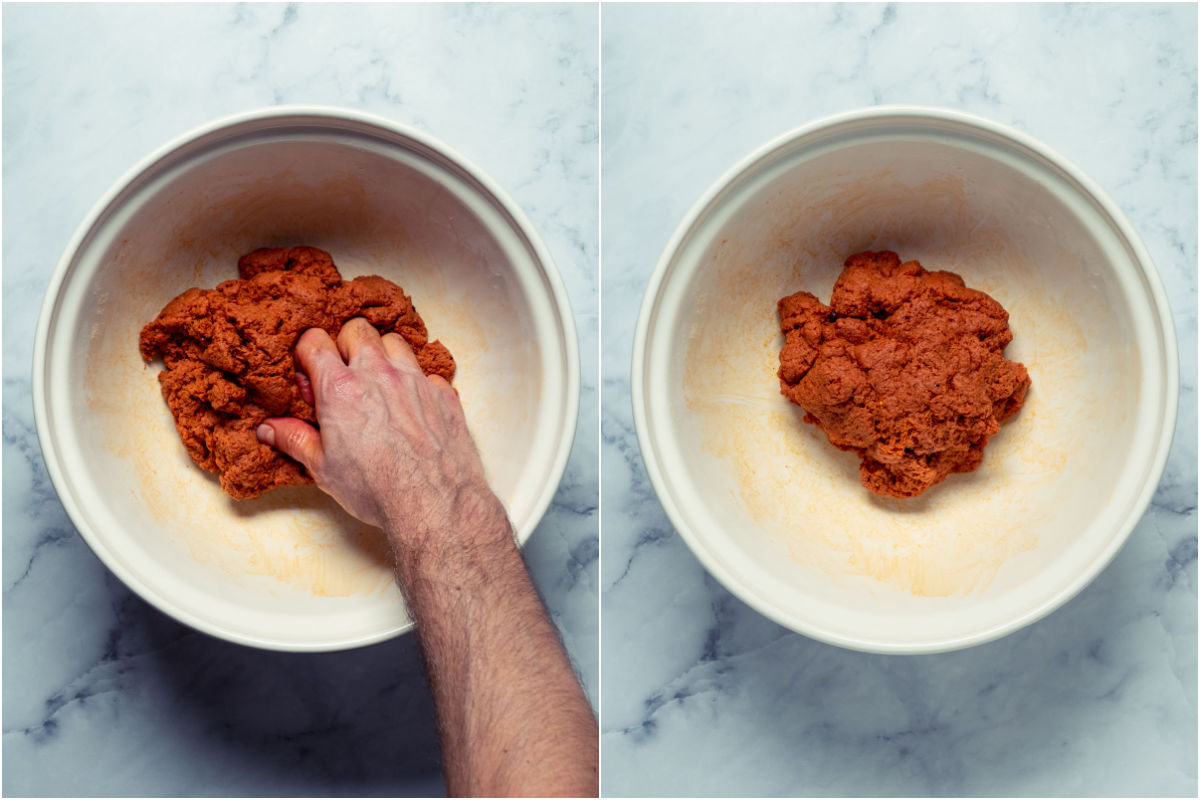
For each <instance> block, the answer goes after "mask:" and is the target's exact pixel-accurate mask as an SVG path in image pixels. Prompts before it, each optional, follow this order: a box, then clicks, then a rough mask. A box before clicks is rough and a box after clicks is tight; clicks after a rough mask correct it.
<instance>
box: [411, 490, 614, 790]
mask: <svg viewBox="0 0 1200 800" xmlns="http://www.w3.org/2000/svg"><path fill="white" fill-rule="evenodd" d="M473 516H475V517H478V515H473ZM472 523H473V524H474V525H482V526H486V527H491V528H492V530H489V531H462V533H463V534H464V535H463V536H461V537H460V538H457V539H456V541H455V544H454V545H453V546H450V547H447V548H443V549H441V550H438V549H436V548H432V549H424V550H422V551H421V552H419V553H412V554H410V556H409V557H406V556H404V555H400V556H399V557H398V559H397V577H398V579H399V581H400V585H401V587H402V588H403V589H404V592H405V596H406V598H407V600H408V603H409V606H410V609H411V611H412V613H413V616H414V618H415V619H416V621H417V631H418V634H419V636H420V638H421V644H422V648H423V650H424V653H425V658H426V661H427V663H428V667H429V677H430V682H431V684H432V688H433V694H434V700H435V703H436V707H437V713H438V720H439V727H440V729H441V731H442V750H443V760H444V762H445V768H446V780H447V788H448V789H449V791H450V793H451V794H455V795H492V796H505V795H524V796H536V795H558V796H581V795H590V796H595V795H596V794H597V791H598V773H597V763H598V751H599V743H598V731H597V727H596V721H595V717H594V716H593V714H592V711H591V708H590V707H589V706H588V703H587V700H586V698H585V696H584V694H583V691H582V689H581V688H580V686H579V682H578V681H577V680H576V678H575V675H574V673H573V672H572V670H571V667H570V662H569V661H568V659H567V656H566V653H565V652H564V651H563V648H562V645H561V643H560V642H559V640H558V636H557V634H556V632H555V630H554V627H553V625H552V623H551V622H550V620H549V618H548V617H547V616H546V613H545V610H544V608H543V607H542V604H541V600H540V599H539V598H538V595H537V592H536V590H535V589H534V587H533V584H532V582H531V581H530V579H529V575H528V573H527V572H526V570H525V565H524V563H523V562H522V560H521V556H520V553H519V551H518V550H517V547H516V545H515V543H514V542H513V539H512V536H511V532H510V530H509V528H508V523H507V520H506V519H504V518H503V515H502V512H501V515H500V517H499V518H498V519H497V518H496V517H495V516H494V515H489V516H488V517H487V518H485V519H483V520H480V519H478V518H476V519H474V520H472ZM501 525H502V526H503V530H496V526H501Z"/></svg>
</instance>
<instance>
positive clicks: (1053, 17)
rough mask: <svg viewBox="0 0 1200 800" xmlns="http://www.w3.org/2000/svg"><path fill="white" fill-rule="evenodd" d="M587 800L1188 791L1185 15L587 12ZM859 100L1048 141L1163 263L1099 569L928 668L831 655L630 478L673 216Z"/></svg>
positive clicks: (1191, 259)
mask: <svg viewBox="0 0 1200 800" xmlns="http://www.w3.org/2000/svg"><path fill="white" fill-rule="evenodd" d="M601 27H602V62H601V63H602V69H603V81H602V86H603V93H602V116H601V118H602V136H601V140H602V145H601V155H602V159H603V164H604V167H603V189H602V208H603V233H602V246H603V262H604V275H603V290H602V297H601V309H602V315H603V321H602V336H603V340H604V356H603V358H602V364H601V366H602V371H603V373H602V374H603V379H602V389H601V402H602V406H603V409H604V411H603V420H602V422H601V439H602V443H601V458H602V469H601V502H602V506H603V534H602V538H603V548H602V549H603V553H602V565H601V596H602V600H601V618H602V635H603V648H602V654H601V664H602V676H603V677H602V695H603V703H602V719H601V742H602V752H603V759H602V781H603V783H602V787H603V791H604V793H605V794H606V795H614V796H618V795H672V794H674V795H684V796H689V795H690V796H696V795H742V796H746V795H749V796H767V795H832V796H856V795H1000V796H1011V795H1131V796H1137V795H1191V796H1194V795H1195V793H1196V790H1197V785H1196V751H1197V736H1196V732H1197V728H1196V685H1197V683H1196V678H1197V672H1196V621H1197V615H1196V610H1197V599H1196V270H1197V242H1196V152H1197V151H1196V7H1195V6H1194V5H1170V6H1149V5H1086V4H1084V5H1077V4H1073V5H1070V6H1061V5H1042V4H1028V5H1027V4H1019V5H1010V6H1003V5H1001V6H997V5H987V6H976V5H971V4H953V5H942V4H938V5H924V4H914V5H907V4H900V5H888V6H882V5H845V6H827V5H815V4H814V5H809V4H804V5H775V4H772V5H754V6H744V7H730V6H724V5H704V6H691V5H625V4H612V5H605V6H604V7H603V8H602V23H601ZM876 104H921V105H933V106H944V107H949V108H955V109H961V110H964V111H967V112H972V113H975V114H978V115H980V116H984V117H987V118H990V119H993V120H996V121H998V122H1001V123H1006V124H1009V125H1012V126H1014V127H1016V128H1018V129H1020V130H1023V131H1025V132H1027V133H1029V134H1030V135H1032V136H1034V137H1036V138H1038V139H1040V140H1041V141H1043V142H1045V143H1046V144H1048V145H1049V146H1050V147H1052V148H1054V149H1055V150H1057V151H1059V152H1060V153H1062V154H1064V155H1065V156H1066V157H1067V158H1069V159H1071V160H1072V161H1074V162H1075V163H1076V164H1077V165H1079V166H1080V167H1082V168H1083V169H1084V170H1085V171H1086V172H1087V173H1088V174H1090V175H1091V176H1092V177H1093V178H1094V179H1095V180H1096V181H1098V182H1099V184H1100V185H1101V186H1102V187H1103V188H1104V189H1105V190H1106V191H1107V192H1109V193H1110V195H1111V196H1112V197H1113V199H1114V200H1115V201H1116V202H1117V203H1118V205H1120V206H1121V208H1122V209H1123V210H1124V211H1125V213H1126V214H1127V215H1128V216H1129V218H1130V219H1131V221H1132V222H1133V224H1134V226H1135V228H1136V229H1137V230H1138V231H1139V232H1140V234H1141V236H1142V237H1143V239H1144V241H1145V243H1146V245H1147V246H1148V248H1149V250H1150V253H1151V255H1152V257H1153V259H1154V261H1155V263H1156V265H1157V267H1158V269H1159V271H1160V273H1161V275H1162V279H1163V281H1164V283H1165V286H1166V289H1167V293H1168V295H1169V297H1170V301H1171V305H1172V309H1173V313H1174V320H1175V325H1176V331H1177V333H1178V336H1179V344H1180V358H1181V365H1182V367H1181V376H1182V395H1181V403H1180V408H1179V422H1178V426H1177V430H1176V436H1175V440H1174V445H1173V448H1172V450H1171V455H1170V460H1169V462H1168V465H1167V469H1166V474H1165V476H1164V478H1163V480H1162V482H1161V485H1160V486H1159V488H1158V491H1157V493H1156V494H1155V496H1154V499H1153V504H1152V506H1151V508H1150V510H1149V512H1148V513H1147V514H1146V516H1145V517H1144V519H1143V520H1142V521H1141V523H1140V524H1139V525H1138V526H1137V528H1136V530H1135V531H1134V532H1133V534H1132V536H1131V538H1130V540H1129V542H1128V543H1127V544H1126V546H1125V547H1124V549H1123V550H1122V551H1121V552H1120V554H1119V555H1118V556H1117V558H1116V559H1115V560H1114V561H1113V563H1112V564H1111V565H1110V566H1109V567H1108V568H1107V569H1106V570H1105V571H1104V572H1103V573H1102V574H1101V575H1100V576H1099V577H1098V578H1097V579H1096V580H1095V581H1094V582H1093V583H1092V585H1090V586H1089V587H1088V588H1087V589H1086V590H1085V591H1083V592H1082V593H1081V594H1080V595H1079V596H1077V597H1076V598H1075V599H1074V600H1072V601H1071V602H1070V603H1069V604H1067V605H1066V606H1065V607H1063V608H1061V609H1060V610H1058V611H1056V612H1055V613H1053V614H1051V615H1050V616H1049V617H1047V618H1045V619H1044V620H1042V621H1040V622H1038V623H1036V624H1034V625H1032V626H1030V627H1027V628H1025V629H1023V630H1021V631H1019V632H1017V633H1015V634H1013V635H1010V636H1008V637H1006V638H1003V639H1001V640H998V641H995V642H993V643H990V644H987V645H983V646H979V647H975V648H972V649H969V650H965V651H960V652H956V653H949V654H943V655H932V656H920V657H889V656H878V655H866V654H862V653H857V652H851V651H847V650H842V649H838V648H835V647H831V646H828V645H825V644H822V643H819V642H816V641H813V640H811V639H808V638H805V637H803V636H800V635H798V634H795V633H792V632H790V631H788V630H786V629H784V628H781V627H779V626H778V625H776V624H774V623H772V622H770V621H768V620H767V619H766V618H764V617H762V616H760V615H759V614H758V613H756V612H755V611H753V610H751V609H750V608H749V607H747V606H746V605H744V604H743V603H741V602H740V601H739V600H737V599H735V598H734V597H733V596H732V595H730V594H729V593H728V592H727V591H726V590H725V589H724V588H723V587H722V586H721V585H720V584H718V583H717V582H716V581H715V580H714V579H713V578H712V577H710V576H709V575H708V574H707V573H706V572H705V570H704V569H703V567H702V566H701V565H700V563H699V562H698V561H697V560H696V559H695V558H694V557H693V556H692V555H691V553H690V551H689V550H688V548H687V547H686V545H685V544H684V542H683V541H682V539H681V538H680V537H679V536H678V535H677V534H676V533H675V531H674V529H673V528H672V526H671V523H670V521H669V520H668V519H667V517H666V515H665V514H664V512H663V510H662V508H661V506H660V505H659V503H658V501H657V498H656V497H655V494H654V491H653V488H652V487H651V486H650V484H649V482H648V480H647V478H646V475H645V472H644V470H643V467H642V461H641V457H640V454H639V448H638V444H637V439H636V436H635V433H634V428H633V420H632V411H631V408H630V402H629V379H628V375H629V359H630V353H631V351H632V346H633V345H632V343H633V330H634V323H635V320H636V316H637V311H638V307H639V303H640V301H641V297H642V293H643V291H644V289H645V287H646V283H647V281H648V279H649V276H650V272H651V270H652V269H653V267H654V264H655V263H656V261H657V260H658V256H659V254H660V252H661V250H662V248H663V246H664V245H665V244H666V242H667V240H668V238H669V237H670V235H671V233H672V231H673V230H674V228H675V226H676V225H677V224H678V223H679V221H680V220H681V219H682V217H683V215H684V213H685V212H686V211H687V209H688V208H689V207H690V206H691V204H692V203H693V202H694V201H695V199H696V198H697V197H698V196H699V195H700V194H701V192H703V191H704V189H706V188H707V187H708V186H709V185H710V184H711V183H712V182H713V181H714V180H716V179H717V177H719V176H720V175H721V173H723V172H724V171H725V170H726V169H727V168H728V167H729V166H730V165H732V164H733V163H734V162H735V161H736V160H737V159H739V158H740V157H742V156H743V155H745V154H746V153H748V152H749V151H750V150H752V149H753V148H755V147H757V146H758V145H759V144H761V143H763V142H765V141H767V140H768V139H770V138H772V137H774V136H776V135H778V134H780V133H783V132H784V131H787V130H789V129H791V128H794V127H796V126H797V125H800V124H803V123H805V122H808V121H810V120H813V119H816V118H818V117H821V116H824V115H826V114H830V113H834V112H837V111H843V110H849V109H852V108H857V107H862V106H869V105H876Z"/></svg>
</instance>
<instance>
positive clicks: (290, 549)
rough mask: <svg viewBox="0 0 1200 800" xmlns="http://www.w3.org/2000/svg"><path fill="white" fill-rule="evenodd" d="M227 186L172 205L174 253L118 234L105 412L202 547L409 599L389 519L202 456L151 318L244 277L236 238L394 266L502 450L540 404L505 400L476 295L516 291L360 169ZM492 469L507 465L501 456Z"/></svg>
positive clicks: (95, 335) (166, 507) (503, 486)
mask: <svg viewBox="0 0 1200 800" xmlns="http://www.w3.org/2000/svg"><path fill="white" fill-rule="evenodd" d="M229 191H230V187H229V186H228V185H226V186H224V187H223V188H222V189H220V190H217V191H216V192H215V194H216V195H218V196H222V197H223V198H224V199H214V196H213V193H192V194H191V195H189V198H188V202H189V205H190V206H191V208H190V210H189V211H186V212H183V213H179V214H177V215H174V216H175V218H176V219H179V220H182V222H181V223H180V224H179V225H178V226H176V227H175V229H174V230H173V231H172V232H170V233H169V234H168V235H167V236H166V239H167V240H170V241H174V242H176V243H177V247H176V248H175V250H174V251H173V252H172V253H171V254H170V255H168V256H166V257H164V255H163V252H162V251H161V250H154V249H152V246H150V245H148V244H146V243H145V242H142V241H138V240H130V239H125V240H123V241H121V242H119V243H118V244H117V245H116V246H115V247H114V248H113V251H112V252H111V255H110V259H109V261H108V264H107V271H108V272H109V274H112V275H120V276H123V278H122V281H123V283H122V286H121V287H120V288H119V289H115V288H108V290H107V291H102V292H100V293H98V294H97V295H96V297H95V298H94V302H95V303H96V306H97V308H96V313H95V317H94V318H95V319H96V320H97V321H96V322H95V323H93V325H92V330H91V342H90V344H89V348H88V359H87V368H86V374H85V394H86V401H87V405H88V409H89V411H90V412H91V414H92V417H93V421H94V422H93V424H95V425H98V426H100V428H101V429H102V430H101V432H102V437H103V447H104V449H105V450H106V451H107V452H109V453H110V454H111V455H113V456H115V457H117V458H118V459H120V460H122V461H124V462H125V463H127V464H129V465H130V466H131V468H132V470H131V472H132V475H133V477H134V479H135V482H136V489H134V490H132V491H135V493H136V495H137V502H139V503H140V504H142V505H143V506H144V508H146V510H147V511H149V512H150V514H151V515H152V517H153V519H154V520H155V521H156V522H157V523H158V524H159V525H160V526H161V527H162V529H163V530H164V531H168V532H169V533H170V535H171V536H173V537H174V538H175V540H176V542H177V543H178V544H179V545H180V546H181V547H182V548H183V549H184V550H185V552H186V553H187V554H188V555H189V556H190V557H191V558H192V559H194V560H195V561H197V562H199V563H201V564H205V565H208V566H210V567H212V568H213V569H216V570H218V571H219V572H221V573H223V574H224V575H225V576H227V577H228V578H229V579H230V580H232V581H234V582H235V583H237V584H239V585H244V586H247V587H248V588H249V587H251V586H253V587H254V588H256V589H257V590H259V591H262V590H268V591H270V590H271V587H272V586H276V587H277V588H279V589H287V590H295V591H300V592H304V593H308V594H312V595H315V596H319V597H349V596H371V595H376V594H380V593H393V594H395V596H396V598H397V599H399V593H398V590H397V589H396V587H395V584H394V580H393V573H392V557H391V553H390V549H389V546H388V543H387V542H386V540H385V539H384V538H383V536H382V534H381V533H380V532H379V531H378V530H376V529H374V528H372V527H370V526H367V525H364V524H362V523H360V522H358V521H357V520H355V519H353V518H352V517H350V516H349V515H348V514H346V513H345V512H344V511H342V510H341V508H340V507H339V506H338V505H337V504H336V502H334V501H333V500H332V499H330V498H329V497H327V496H326V495H324V493H322V492H321V491H320V490H318V489H316V488H315V487H311V486H310V487H292V488H288V489H281V490H276V491H273V492H270V493H268V494H267V495H264V496H263V497H261V498H258V499H256V500H248V501H233V500H232V499H231V498H229V497H228V496H227V495H226V494H225V493H224V492H223V491H222V490H221V488H220V486H219V485H218V483H217V482H216V479H215V476H212V475H210V474H209V473H206V472H204V471H203V470H201V469H200V468H199V467H197V466H196V465H194V464H193V463H192V462H191V461H190V459H189V458H188V457H187V455H186V453H185V451H184V449H183V445H182V443H181V442H180V441H179V436H178V434H177V432H176V430H175V427H174V423H173V421H172V419H171V415H170V412H169V411H168V409H167V406H166V403H165V401H164V400H163V399H162V395H161V392H160V387H159V384H158V380H157V375H158V372H159V371H160V370H161V364H160V363H158V362H154V363H152V364H145V363H144V362H143V361H142V359H141V356H140V354H139V352H138V348H137V341H138V334H139V332H140V330H141V327H142V326H143V325H144V324H145V323H146V322H148V321H149V320H151V319H153V318H154V316H155V315H156V314H157V313H158V311H159V310H160V309H161V307H162V306H163V305H165V304H166V303H167V302H168V301H169V300H170V299H171V298H172V297H174V296H175V295H177V294H178V293H179V292H181V291H183V290H184V289H185V288H188V287H190V286H195V285H199V286H214V285H216V283H218V282H220V281H222V280H227V279H232V278H235V277H237V274H236V273H237V256H238V254H239V251H244V250H248V249H252V248H253V247H254V246H258V245H260V244H261V245H266V246H279V245H288V244H311V245H314V246H318V247H323V248H324V249H326V250H328V251H329V252H330V253H331V254H332V255H333V258H334V261H335V262H336V263H337V264H338V266H339V269H340V270H341V271H342V273H343V275H345V276H346V277H347V278H352V277H354V276H356V275H361V274H372V273H378V274H383V275H385V276H387V277H389V278H391V279H392V280H395V281H397V282H398V283H400V284H401V286H402V287H403V288H404V289H405V291H406V292H408V293H409V294H410V295H411V296H412V297H413V299H414V302H415V303H416V304H417V306H418V308H420V309H421V311H422V314H423V315H424V316H425V318H426V321H427V324H428V325H429V328H430V336H431V338H440V339H442V341H443V342H445V343H446V344H447V345H448V346H449V347H450V348H451V350H452V352H454V353H455V355H456V358H457V360H458V374H457V375H456V378H455V386H456V388H457V389H458V391H459V392H460V395H461V396H462V397H463V401H464V407H465V408H466V410H467V416H468V423H469V424H470V425H471V428H472V431H473V433H474V435H475V437H476V439H477V441H478V442H479V443H480V446H481V449H482V451H483V452H484V453H485V454H486V453H493V454H503V453H505V451H506V449H507V447H506V445H505V444H503V443H502V441H503V440H502V437H503V436H504V435H506V434H507V433H508V432H510V431H511V428H512V425H513V423H514V415H515V418H516V422H519V421H520V418H524V417H526V416H527V415H528V410H527V409H528V405H527V404H526V405H523V406H522V407H521V408H519V409H510V410H508V411H506V412H504V413H503V414H502V413H500V411H499V409H500V405H499V404H497V403H496V402H494V400H495V399H496V393H497V392H504V391H508V389H509V387H507V383H508V382H512V381H515V380H519V379H520V376H519V375H517V374H515V371H513V374H511V375H509V376H508V378H507V379H506V378H503V377H501V378H496V377H495V376H494V375H492V370H490V369H488V365H487V359H488V350H489V336H488V333H487V331H486V329H485V326H484V325H482V324H481V323H480V322H479V321H478V320H476V319H474V317H473V316H472V314H471V309H473V308H479V307H481V306H480V305H478V303H479V302H482V295H483V294H487V295H488V297H487V299H486V303H487V308H488V313H489V315H491V316H492V317H493V318H495V317H497V316H499V317H503V316H504V315H505V314H506V313H508V314H511V313H512V309H511V303H510V302H509V300H508V299H507V298H506V297H505V296H504V293H502V292H489V291H488V285H487V282H486V281H483V282H477V284H478V285H472V286H467V287H465V286H451V285H450V282H449V281H447V279H446V277H445V273H446V271H447V270H446V265H447V263H448V261H447V256H446V254H444V253H440V252H438V253H431V252H428V249H423V248H422V247H420V246H419V243H418V245H417V246H414V237H412V236H410V235H409V234H408V232H407V231H406V228H405V226H404V225H403V223H402V220H400V219H399V218H397V217H395V216H392V215H388V214H382V215H381V214H380V212H379V210H378V206H376V207H375V209H374V210H372V208H370V207H369V204H368V203H367V201H366V198H365V192H364V190H363V187H362V185H361V182H359V181H358V180H357V179H356V178H353V177H343V178H336V179H332V180H329V181H324V182H321V183H319V184H317V185H313V184H310V183H307V182H304V181H302V180H301V179H299V178H297V177H296V176H294V175H293V174H291V173H288V172H284V173H282V174H279V175H277V176H275V177H273V178H271V179H270V180H263V179H258V180H254V181H252V182H247V184H246V185H244V186H242V187H240V188H239V190H238V193H237V194H236V195H235V196H229V195H228V192H229ZM235 214H236V216H235ZM301 232H307V233H301ZM252 242H253V243H254V244H251V243H252ZM457 255H458V257H459V258H461V257H462V254H461V253H460V254H457ZM114 300H115V303H114ZM471 301H475V302H471ZM531 366H532V363H531ZM489 376H491V377H490V378H489ZM526 377H528V376H526ZM533 385H536V381H534V382H533ZM473 400H474V401H475V402H472V401H473ZM501 417H503V419H501ZM485 461H486V458H485ZM491 471H492V472H493V473H495V474H497V475H500V476H503V475H504V469H503V466H502V465H499V464H493V465H492V467H491ZM497 484H498V485H499V487H500V491H501V497H502V498H503V499H505V500H506V502H507V501H508V500H509V498H508V497H506V494H507V492H508V491H509V490H511V487H510V486H508V485H507V484H508V481H507V480H505V479H504V478H503V477H501V479H500V480H498V481H497Z"/></svg>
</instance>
